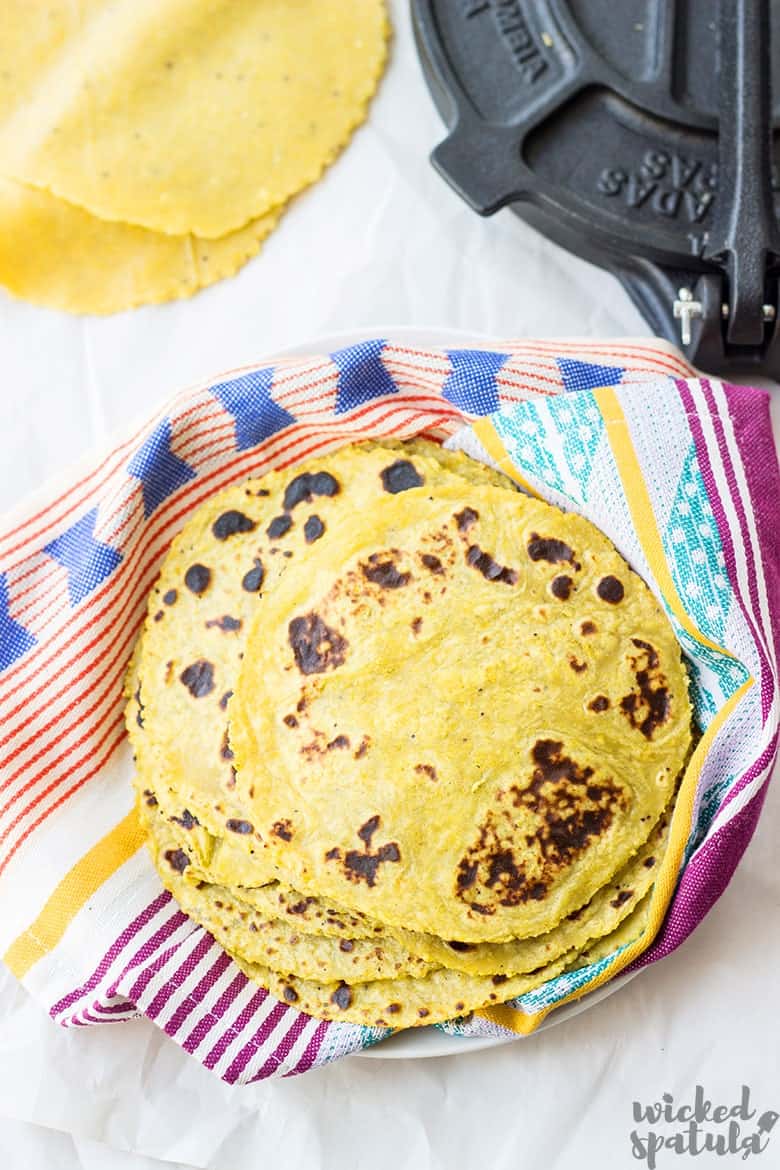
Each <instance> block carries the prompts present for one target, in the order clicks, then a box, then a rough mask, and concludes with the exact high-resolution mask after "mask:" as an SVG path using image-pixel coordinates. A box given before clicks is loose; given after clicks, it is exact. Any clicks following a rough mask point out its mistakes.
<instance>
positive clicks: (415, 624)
mask: <svg viewBox="0 0 780 1170" xmlns="http://www.w3.org/2000/svg"><path fill="white" fill-rule="evenodd" d="M411 627H412V633H413V634H414V636H415V637H417V635H418V634H419V632H420V630H421V629H422V618H421V617H416V618H414V619H413V621H412V623H411Z"/></svg>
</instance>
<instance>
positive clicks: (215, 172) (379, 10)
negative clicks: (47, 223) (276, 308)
mask: <svg viewBox="0 0 780 1170" xmlns="http://www.w3.org/2000/svg"><path fill="white" fill-rule="evenodd" d="M2 16H3V19H2V24H1V25H0V172H2V173H3V174H5V175H8V176H11V177H13V178H15V179H18V180H20V181H22V182H26V183H28V184H29V185H30V186H33V187H37V188H40V189H42V190H46V191H50V192H52V193H53V194H54V195H57V196H59V197H60V198H62V199H65V200H67V201H68V202H69V203H72V204H75V205H76V206H78V207H81V208H84V209H85V210H87V211H89V212H91V213H92V214H93V215H95V216H97V217H98V218H99V219H104V220H111V221H118V222H121V223H127V224H136V225H138V226H140V227H144V228H148V229H150V230H152V231H155V232H161V233H164V234H168V235H179V236H181V235H186V234H188V233H190V232H192V233H195V234H196V235H198V236H203V237H206V238H208V239H215V238H218V237H223V236H225V235H227V234H228V233H230V232H235V231H237V230H239V229H241V228H243V227H244V226H245V225H246V224H247V223H249V221H250V220H255V219H257V218H258V216H262V215H266V214H267V213H268V212H269V211H270V210H271V209H272V208H275V207H278V206H279V205H280V204H283V203H285V202H286V201H287V200H288V199H289V198H290V197H291V196H292V195H295V194H296V193H297V192H298V191H300V190H302V189H303V188H304V187H306V186H308V185H309V184H310V183H313V182H314V181H315V180H316V179H318V178H319V177H320V175H321V174H322V172H323V171H324V169H325V168H326V167H327V166H328V165H329V164H330V163H331V162H332V161H333V159H334V158H335V157H336V155H337V154H338V153H339V151H340V150H341V149H342V147H344V146H345V145H346V143H347V142H348V141H349V138H350V136H351V134H352V132H353V130H354V129H355V127H356V126H358V125H360V123H361V122H363V121H364V119H365V117H366V114H367V109H368V102H369V100H370V99H371V97H372V96H373V93H374V91H375V89H376V87H377V84H378V81H379V78H380V76H381V74H382V71H383V69H384V64H385V59H386V56H387V36H388V31H389V29H388V22H387V15H386V12H385V6H384V3H383V0H80V2H79V3H78V4H74V3H73V0H46V2H45V3H44V2H43V0H3V11H2Z"/></svg>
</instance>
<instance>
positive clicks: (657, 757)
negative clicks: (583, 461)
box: [230, 481, 691, 943]
mask: <svg viewBox="0 0 780 1170" xmlns="http://www.w3.org/2000/svg"><path fill="white" fill-rule="evenodd" d="M690 743H691V706H690V702H689V698H688V682H687V675H686V672H685V668H684V666H683V663H682V660H681V654H680V647H679V645H678V643H677V641H676V638H675V635H674V632H673V630H672V627H671V625H670V624H669V621H668V619H667V618H666V616H665V614H664V613H663V611H662V609H661V607H660V606H659V604H658V602H657V601H656V599H655V598H654V597H653V595H652V594H651V592H650V590H649V589H648V588H647V586H646V585H645V584H644V582H643V581H642V580H641V579H640V578H639V577H638V576H637V575H636V574H634V573H632V572H631V570H630V569H629V567H628V565H627V564H626V563H625V561H624V560H623V559H622V557H620V555H619V554H618V553H617V551H616V550H615V548H614V547H613V546H612V545H611V543H610V542H609V541H608V539H607V538H606V537H605V536H604V535H603V534H602V533H601V532H599V531H598V530H597V529H596V528H595V527H594V526H593V525H592V524H590V523H589V522H588V521H587V520H585V519H584V518H583V517H581V516H578V515H574V514H564V513H563V512H561V511H559V510H558V509H557V508H554V507H552V506H550V505H548V504H545V503H543V502H541V501H539V500H535V499H530V498H528V497H525V496H522V495H520V494H513V493H507V492H505V491H501V490H500V489H496V488H493V487H489V486H481V485H475V486H471V485H464V484H463V482H462V481H461V484H460V485H459V486H454V487H449V486H444V485H442V486H437V488H436V490H435V491H433V492H431V491H429V490H428V488H427V487H423V486H420V487H417V488H412V489H410V490H409V491H407V492H405V493H404V494H403V496H402V497H399V498H398V499H397V500H395V501H390V502H388V503H386V504H385V506H384V507H382V508H381V509H366V511H365V514H364V516H363V518H362V520H361V522H360V523H358V522H357V521H356V522H353V523H352V524H351V525H350V527H349V529H348V530H347V531H344V530H342V533H341V536H340V538H339V539H338V541H337V540H335V539H334V542H333V543H331V544H330V545H329V546H328V547H327V548H325V547H323V548H322V549H317V550H315V552H314V554H313V556H312V558H311V560H308V561H307V562H306V563H305V565H304V564H303V563H301V562H298V563H296V562H294V561H293V562H291V566H290V568H289V569H288V571H287V572H286V573H285V575H284V578H283V579H282V580H281V581H280V582H279V584H278V586H277V588H276V589H275V590H274V592H273V594H272V595H271V596H269V597H268V599H267V602H266V605H265V607H264V609H263V613H262V618H261V620H256V621H255V622H254V624H253V626H252V629H251V631H250V633H249V638H248V641H247V644H246V653H245V657H244V660H243V663H242V669H241V673H240V677H239V681H238V685H237V687H236V693H235V695H234V696H233V699H232V701H231V707H230V748H231V751H232V752H233V753H234V756H235V759H234V766H235V768H236V773H237V783H236V797H237V799H238V800H239V802H240V804H241V806H242V807H243V808H244V809H245V810H246V816H247V817H248V819H249V821H250V823H251V824H252V827H253V831H254V832H255V833H256V835H257V840H258V841H260V842H261V843H262V845H263V848H264V849H265V850H266V851H267V853H268V856H269V858H270V859H272V861H273V863H274V864H275V865H276V866H277V868H278V871H279V875H280V877H281V878H282V880H284V881H286V882H288V883H289V884H290V885H291V886H293V887H294V888H295V889H299V890H301V892H302V893H305V894H307V893H314V894H319V895H322V896H325V897H328V898H331V899H333V900H334V901H335V902H337V903H339V904H340V905H343V906H345V907H348V908H349V909H352V910H361V911H363V912H364V913H365V914H367V915H368V916H369V917H371V918H374V919H376V920H378V921H380V922H384V923H387V924H390V925H394V926H399V927H403V928H405V929H413V930H417V931H421V932H424V933H429V934H434V935H436V936H438V937H440V938H443V939H448V940H457V941H461V942H472V943H477V942H507V941H509V940H511V939H513V938H525V937H530V936H535V935H541V934H544V933H545V932H546V931H548V930H550V929H551V928H552V927H553V926H555V925H556V924H557V923H558V922H560V921H561V919H563V918H565V917H566V916H567V915H568V914H570V913H572V912H573V911H576V910H577V909H579V908H580V907H581V906H583V905H584V904H585V903H586V902H587V901H588V900H589V899H590V898H591V897H592V896H593V894H594V893H595V892H596V891H597V890H598V889H599V888H600V887H601V886H602V885H603V884H604V883H605V882H607V881H609V880H610V878H611V877H612V876H613V875H614V874H615V873H616V872H617V871H618V870H619V869H620V868H621V867H622V866H623V865H625V863H626V862H627V861H628V860H629V858H630V857H631V856H632V854H633V853H634V852H635V851H636V850H637V849H638V848H639V847H640V846H641V845H642V844H643V843H644V841H645V840H646V839H647V837H648V835H649V833H650V831H651V829H652V827H653V825H654V824H655V823H656V821H657V819H658V817H659V816H660V814H661V811H662V810H663V808H664V807H665V806H666V804H667V803H668V801H669V800H670V798H671V795H672V792H673V791H674V788H675V785H676V781H677V777H678V775H679V773H680V771H681V769H682V767H683V765H684V762H685V760H686V757H687V754H688V750H689V746H690ZM334 792H338V793H339V798H338V799H334V798H333V794H334ZM279 825H282V826H283V827H284V832H283V833H281V834H280V833H279V832H278V829H277V826H279Z"/></svg>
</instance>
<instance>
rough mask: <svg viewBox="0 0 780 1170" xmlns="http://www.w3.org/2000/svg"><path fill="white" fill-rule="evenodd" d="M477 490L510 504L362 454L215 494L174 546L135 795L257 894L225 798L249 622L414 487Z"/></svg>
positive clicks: (419, 444)
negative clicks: (341, 539)
mask: <svg viewBox="0 0 780 1170" xmlns="http://www.w3.org/2000/svg"><path fill="white" fill-rule="evenodd" d="M472 483H474V484H477V483H487V484H504V485H506V489H505V494H506V495H507V496H511V495H514V494H516V493H515V491H514V488H513V487H512V485H511V483H510V481H509V480H507V479H506V477H505V476H503V475H501V474H500V473H498V472H496V471H493V470H492V469H491V468H487V467H484V466H483V465H482V464H480V463H477V462H475V461H474V460H472V459H469V458H468V457H467V456H465V455H462V454H460V453H457V452H451V451H446V450H444V448H442V447H440V446H438V445H437V444H436V443H432V442H428V441H425V440H419V439H416V440H411V441H410V442H407V443H399V442H393V441H392V440H391V441H389V442H385V443H379V442H368V443H361V444H357V445H352V446H348V447H342V448H341V449H339V450H337V451H335V452H332V453H330V454H327V455H323V456H320V457H318V458H317V459H314V460H309V461H307V462H306V463H304V464H301V465H299V466H296V467H294V468H290V469H287V470H284V471H272V472H269V473H268V474H267V475H265V476H263V477H262V478H258V479H253V480H250V481H248V482H246V483H242V484H238V485H236V486H235V487H231V488H227V489H226V490H224V491H222V492H219V493H218V494H216V495H215V496H213V497H212V498H211V499H210V500H208V502H207V503H205V504H203V505H202V506H201V507H200V508H199V509H198V510H197V511H196V512H195V513H194V514H193V516H192V517H191V519H190V520H189V521H188V522H187V524H186V525H185V527H184V528H183V529H182V531H181V532H180V533H179V535H178V536H177V537H176V539H175V540H174V541H173V544H172V545H171V548H170V550H169V552H168V555H167V556H166V559H165V562H164V564H163V567H162V570H161V573H160V577H159V579H158V582H157V584H156V585H155V586H154V588H153V590H152V592H151V595H150V600H149V609H148V615H147V619H146V623H145V627H144V632H143V635H142V641H141V643H140V649H139V650H138V652H137V654H136V656H135V658H134V661H133V667H132V672H131V673H132V678H131V677H130V676H128V682H127V687H126V691H127V693H128V695H129V697H130V702H129V704H128V707H127V728H128V734H129V737H130V741H131V744H132V747H133V750H134V753H135V756H136V761H137V767H138V772H137V785H138V789H139V792H140V793H141V794H143V790H144V789H145V788H153V789H154V792H155V795H156V798H157V800H158V802H159V803H160V805H161V806H162V807H164V808H166V807H170V811H171V814H172V815H187V814H189V815H190V816H194V817H196V818H197V819H198V821H199V822H200V824H201V825H202V826H203V827H204V828H206V829H208V831H209V832H210V833H211V835H212V836H213V837H215V838H224V837H228V838H230V839H232V840H233V842H234V843H235V844H236V846H237V848H240V849H241V850H243V852H244V853H245V855H246V857H247V858H248V861H249V864H250V865H251V867H252V871H253V872H252V875H251V876H252V881H253V883H256V884H260V883H261V882H262V881H265V880H269V879H270V878H271V877H273V876H275V871H274V869H273V866H272V865H271V864H270V862H268V861H266V862H265V868H263V863H262V859H261V858H260V856H259V851H258V850H257V848H256V846H257V844H258V843H257V840H256V838H255V836H254V832H253V830H252V829H251V826H249V822H248V821H247V819H246V816H245V814H244V813H243V812H242V810H241V808H240V807H239V806H238V805H237V804H236V803H235V801H234V800H233V788H234V773H233V766H232V765H233V759H232V753H231V750H230V747H229V744H228V717H229V703H230V698H231V695H232V692H233V689H234V686H235V682H236V679H237V677H238V671H239V667H240V664H241V656H242V654H243V651H244V646H245V642H246V636H247V633H248V629H249V625H250V622H251V619H252V618H253V617H254V615H255V613H257V612H261V611H262V609H263V608H264V606H265V605H266V604H267V600H268V597H269V596H272V595H273V592H274V590H275V589H276V588H277V586H278V582H279V581H280V580H281V579H282V578H283V576H284V574H285V572H286V571H287V570H288V569H289V567H290V566H291V565H293V564H295V563H297V562H298V561H300V562H302V563H304V562H308V561H309V559H311V557H312V555H313V553H314V551H315V550H316V549H318V548H322V547H325V546H327V545H328V544H330V543H331V541H333V540H334V539H336V538H337V537H338V535H339V533H340V532H343V531H345V530H348V529H349V527H350V526H351V525H352V524H353V523H356V522H357V518H358V517H359V516H360V515H362V514H364V513H365V512H366V511H369V512H370V513H371V514H372V515H375V516H376V517H377V518H379V517H381V515H382V512H383V510H384V509H385V508H386V507H388V506H391V505H392V504H393V503H394V502H397V500H398V498H399V494H400V493H403V492H404V491H405V490H406V489H407V488H408V487H409V485H425V487H426V489H427V490H431V491H438V490H439V489H440V488H443V487H445V486H447V485H450V486H452V485H458V486H460V485H462V486H463V487H464V489H465V488H467V487H468V486H469V485H470V484H472ZM356 750H358V749H357V748H356ZM248 826H249V827H248ZM277 831H280V832H284V827H283V826H282V825H280V826H279V828H278V830H277ZM252 850H254V854H253V853H252V852H251V851H252ZM203 860H204V861H207V860H210V859H206V858H203ZM248 876H249V875H245V878H247V877H248ZM223 880H227V879H226V878H224V879H223Z"/></svg>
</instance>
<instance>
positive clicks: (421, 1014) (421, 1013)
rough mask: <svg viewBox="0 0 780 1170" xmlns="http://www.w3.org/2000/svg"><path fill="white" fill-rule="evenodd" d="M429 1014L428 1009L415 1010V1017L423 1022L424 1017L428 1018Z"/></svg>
mask: <svg viewBox="0 0 780 1170" xmlns="http://www.w3.org/2000/svg"><path fill="white" fill-rule="evenodd" d="M430 1014H431V1013H430V1011H429V1010H428V1008H418V1009H417V1015H418V1016H419V1017H420V1019H421V1020H424V1019H425V1017H426V1016H429V1015H430Z"/></svg>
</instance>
